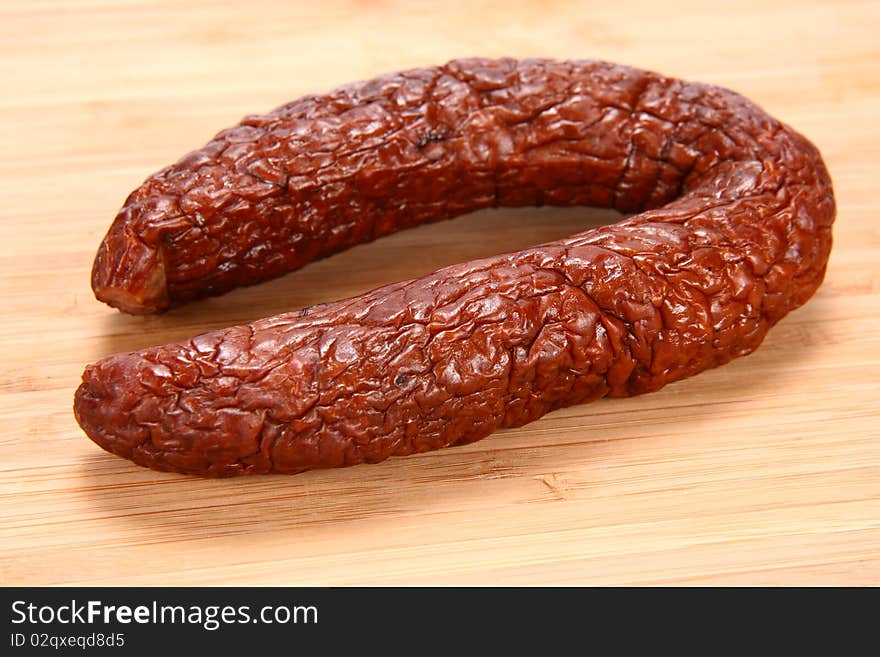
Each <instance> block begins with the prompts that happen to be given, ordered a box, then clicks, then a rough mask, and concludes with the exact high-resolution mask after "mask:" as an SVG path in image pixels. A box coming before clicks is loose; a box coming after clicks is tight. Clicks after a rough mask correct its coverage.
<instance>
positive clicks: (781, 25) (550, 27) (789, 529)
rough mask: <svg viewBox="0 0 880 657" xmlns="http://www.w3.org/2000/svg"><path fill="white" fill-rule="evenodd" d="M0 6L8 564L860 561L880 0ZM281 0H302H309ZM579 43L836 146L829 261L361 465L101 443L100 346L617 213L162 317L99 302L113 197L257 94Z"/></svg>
mask: <svg viewBox="0 0 880 657" xmlns="http://www.w3.org/2000/svg"><path fill="white" fill-rule="evenodd" d="M604 4H605V5H608V6H603V3H589V4H587V3H577V2H548V1H547V0H543V1H541V2H514V1H511V0H507V1H503V2H483V1H481V0H471V1H469V2H466V3H465V2H463V3H460V4H459V3H444V4H442V5H438V6H431V5H430V4H428V3H415V2H409V1H406V2H403V1H400V2H398V1H391V0H389V1H386V2H365V1H360V2H336V1H334V0H324V1H323V2H320V3H290V2H285V1H279V2H268V1H265V0H251V1H250V2H246V3H230V2H226V1H225V0H216V1H213V2H210V1H205V2H186V3H184V2H173V1H171V0H164V1H157V2H147V1H146V0H125V1H122V0H113V1H112V2H111V1H109V0H83V1H82V2H76V3H69V2H65V1H63V0H35V1H25V0H4V2H3V4H2V5H0V44H2V45H0V48H2V56H0V89H2V90H3V91H2V96H0V143H2V149H3V157H2V159H0V190H2V195H0V198H2V199H3V203H2V206H0V231H2V233H0V295H2V302H3V321H2V322H0V356H2V357H0V583H2V584H31V585H36V584H166V585H170V584H224V583H226V584H292V585H298V584H299V585H305V584H310V585H311V584H317V585H339V584H502V583H503V584H541V583H547V584H668V583H673V584H697V583H700V584H875V585H876V584H880V429H878V421H880V412H878V401H877V400H878V397H880V376H878V366H880V337H878V336H880V332H878V320H880V311H878V308H880V293H878V289H880V276H878V265H877V262H878V259H880V250H878V249H880V230H878V223H877V221H878V216H880V203H878V200H877V199H878V190H877V183H876V180H877V163H878V161H880V140H878V136H877V131H876V120H877V117H878V115H880V76H878V72H877V62H878V61H880V47H878V44H880V42H878V41H877V37H876V35H877V33H878V32H880V19H878V9H877V5H876V3H874V2H857V1H855V0H851V1H845V2H835V3H829V2H823V1H822V0H816V1H804V0H798V1H797V2H795V1H784V2H766V1H762V2H758V1H751V2H726V3H721V4H719V3H711V2H703V1H700V2H687V3H660V2H644V3H630V2H615V3H604ZM300 5H301V6H300ZM465 55H487V56H501V55H512V56H537V55H540V56H551V57H560V58H566V57H571V58H586V57H595V58H602V59H608V60H612V61H618V62H621V63H626V64H631V65H635V66H640V67H643V68H651V69H655V70H659V71H661V72H663V73H666V74H669V75H673V76H677V77H684V78H690V79H698V80H702V81H706V82H714V83H717V84H720V85H723V86H727V87H731V88H733V89H736V90H738V91H740V92H742V93H744V94H745V95H747V96H749V97H751V98H752V99H754V100H756V101H758V102H759V103H761V104H762V105H764V106H765V107H766V109H768V110H769V111H770V112H771V113H772V114H774V115H776V116H778V117H779V118H781V119H782V120H784V121H786V122H788V123H790V124H792V125H793V126H795V127H796V128H797V129H799V130H800V131H802V132H804V133H805V134H806V135H808V136H809V137H810V138H811V139H812V140H814V141H815V143H816V144H817V145H818V146H819V147H820V149H821V150H822V152H823V154H824V155H825V157H826V160H827V163H828V165H829V168H830V170H831V173H832V176H833V177H834V182H835V188H836V194H837V199H838V203H839V214H838V222H837V224H836V228H835V247H834V252H833V254H832V258H831V265H830V268H829V270H828V275H827V279H826V282H825V284H824V286H823V287H822V288H821V290H820V291H819V293H818V294H817V295H816V296H815V297H814V298H813V300H812V301H810V302H809V304H807V305H806V306H805V307H803V308H802V309H800V310H798V311H796V312H794V313H792V314H791V315H790V316H789V317H787V318H786V319H785V320H784V321H783V322H782V323H781V324H780V325H779V326H777V327H776V328H775V329H774V330H773V331H772V332H771V333H770V335H769V337H768V338H767V340H766V342H765V343H764V345H763V346H762V347H761V348H760V349H759V350H758V351H757V352H756V353H755V354H754V355H752V356H749V357H747V358H744V359H741V360H739V361H736V362H734V363H732V364H730V365H728V366H725V367H722V368H720V369H717V370H714V371H711V372H707V373H705V374H703V375H700V376H698V377H696V378H693V379H690V380H687V381H684V382H680V383H677V384H674V385H671V386H669V387H668V388H666V389H664V390H662V391H661V392H658V393H656V394H651V395H646V396H644V397H641V398H636V399H628V400H603V401H599V402H596V403H594V404H591V405H587V406H583V407H577V408H571V409H568V410H564V411H559V412H556V413H553V414H551V415H549V416H547V417H546V418H544V419H542V420H540V421H538V422H535V423H533V424H531V425H529V426H527V427H524V428H521V429H516V430H508V431H500V432H498V433H497V434H496V435H494V436H492V437H491V438H488V439H486V440H484V441H481V442H479V443H476V444H473V445H470V446H466V447H460V448H455V449H450V450H446V451H442V452H435V453H431V454H424V455H420V456H414V457H411V458H406V459H395V460H392V461H389V462H386V463H384V464H381V465H376V466H361V467H356V468H350V469H346V470H336V471H327V472H311V473H307V474H304V475H300V476H296V477H283V476H279V477H254V478H245V479H238V480H226V481H206V480H200V479H194V478H188V477H182V476H176V475H168V474H160V473H154V472H150V471H147V470H144V469H141V468H139V467H136V466H134V465H132V464H130V463H128V462H127V461H124V460H122V459H119V458H116V457H114V456H110V455H108V454H105V453H104V452H102V451H101V450H100V449H98V448H97V447H96V446H94V445H93V444H92V443H91V442H90V441H89V440H88V439H87V438H86V437H85V435H84V434H83V433H82V432H81V431H80V430H79V428H78V427H77V425H76V423H75V421H74V419H73V415H72V413H71V403H72V397H73V391H74V389H75V388H76V386H77V384H78V379H79V376H80V373H81V371H82V368H83V366H84V365H85V364H86V363H88V362H90V361H93V360H95V359H97V358H99V357H101V356H104V355H106V354H109V353H112V352H116V351H120V350H128V349H134V348H139V347H144V346H148V345H153V344H157V343H162V342H167V341H171V340H177V339H181V338H185V337H188V336H191V335H193V334H195V333H199V332H202V331H205V330H208V329H213V328H218V327H222V326H226V325H229V324H233V323H241V322H245V321H248V320H252V319H256V318H258V317H261V316H265V315H269V314H273V313H277V312H281V311H285V310H288V309H292V308H297V307H301V306H304V305H307V304H312V303H317V302H321V301H328V300H332V299H337V298H340V297H345V296H349V295H353V294H357V293H360V292H364V291H366V290H368V289H371V288H373V287H376V286H378V285H381V284H383V283H388V282H392V281H396V280H399V279H402V278H409V277H414V276H418V275H420V274H424V273H427V272H429V271H431V270H433V269H435V268H437V267H440V266H442V265H445V264H450V263H454V262H457V261H460V260H463V259H468V258H474V257H477V256H484V255H490V254H492V253H497V252H501V251H506V250H511V249H515V248H520V247H523V246H526V245H529V244H533V243H536V242H539V241H546V240H550V239H555V238H558V237H561V236H565V235H567V234H569V233H573V232H575V231H577V230H580V229H582V228H583V227H585V226H588V225H591V224H595V223H601V222H603V221H611V220H613V217H614V215H613V213H609V212H602V211H593V210H584V209H574V210H554V209H543V210H540V211H539V210H528V209H527V210H521V211H520V210H517V211H510V210H499V211H492V212H483V213H478V214H476V215H473V216H469V217H463V218H460V219H457V220H454V221H452V222H449V223H445V224H438V225H434V226H430V227H425V228H420V229H416V230H413V231H410V232H406V233H403V234H398V235H395V236H392V237H390V238H387V239H383V240H381V241H380V242H377V243H375V244H371V245H367V246H362V247H358V248H356V249H354V250H352V251H351V252H349V253H346V254H342V255H339V256H336V257H333V258H331V259H328V260H325V261H322V262H320V263H317V264H314V265H312V266H309V267H307V268H305V269H303V270H301V271H299V272H296V273H294V274H291V275H289V276H287V277H285V278H283V279H281V280H277V281H274V282H272V283H269V284H266V285H262V286H259V287H256V288H252V289H247V290H239V291H236V292H234V293H232V294H230V295H228V296H226V297H223V298H218V299H213V300H210V301H205V302H201V303H197V304H194V305H192V306H190V307H187V308H183V309H180V310H177V311H174V312H172V313H169V314H167V315H165V316H162V317H147V318H138V317H127V316H123V315H121V314H118V313H116V312H114V311H113V310H111V309H110V308H108V307H106V306H104V305H102V304H100V303H98V302H97V301H95V299H94V298H93V297H92V295H91V292H90V289H89V268H90V266H91V261H92V257H93V256H94V252H95V248H96V247H97V245H98V243H99V241H100V239H101V237H102V235H103V233H104V231H105V230H106V229H107V227H108V225H109V223H110V221H111V220H112V218H113V216H114V214H115V211H116V210H117V208H118V207H119V206H120V204H121V203H122V201H123V200H124V198H125V196H126V195H127V194H128V192H129V191H131V190H132V189H133V188H135V187H136V186H137V185H138V184H139V183H140V182H141V181H142V180H143V179H144V178H145V177H146V176H147V175H149V174H150V173H151V172H153V171H154V170H156V169H158V168H160V167H162V166H164V165H165V164H168V163H170V162H172V161H174V160H175V159H177V158H178V157H179V156H181V155H182V154H183V153H185V152H186V151H188V150H189V149H191V148H195V147H197V146H200V145H201V144H202V143H204V142H205V141H206V140H207V139H208V138H210V137H211V136H212V135H213V134H214V133H215V132H216V131H218V130H219V129H221V128H223V127H226V126H228V125H230V124H233V123H235V122H236V121H237V120H238V119H239V118H240V117H241V116H243V115H244V114H247V113H253V112H261V111H267V110H269V109H271V108H273V107H274V106H276V105H279V104H281V103H283V102H285V101H287V100H290V99H293V98H295V97H297V96H300V95H302V94H305V93H309V92H322V91H326V90H329V89H330V88H332V87H334V86H336V85H338V84H341V83H345V82H348V81H352V80H357V79H362V78H366V77H371V76H373V75H375V74H378V73H382V72H385V71H391V70H396V69H400V68H407V67H413V66H420V65H429V64H436V63H441V62H444V61H446V60H447V59H450V58H452V57H456V56H465Z"/></svg>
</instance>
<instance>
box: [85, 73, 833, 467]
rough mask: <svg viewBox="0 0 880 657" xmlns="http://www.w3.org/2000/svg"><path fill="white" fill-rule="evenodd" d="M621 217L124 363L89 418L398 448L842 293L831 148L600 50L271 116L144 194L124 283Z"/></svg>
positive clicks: (140, 458)
mask: <svg viewBox="0 0 880 657" xmlns="http://www.w3.org/2000/svg"><path fill="white" fill-rule="evenodd" d="M542 204H547V205H592V206H603V207H613V208H616V209H618V210H621V211H623V212H635V213H637V214H635V215H633V216H630V217H628V218H626V219H624V220H622V221H620V222H618V223H616V224H613V225H610V226H603V227H600V228H596V229H592V230H588V231H586V232H583V233H580V234H577V235H574V236H572V237H569V238H567V239H563V240H560V241H557V242H552V243H548V244H543V245H539V246H535V247H531V248H528V249H524V250H522V251H519V252H515V253H508V254H504V255H499V256H495V257H491V258H486V259H482V260H477V261H473V262H468V263H464V264H460V265H455V266H452V267H447V268H445V269H441V270H439V271H437V272H435V273H433V274H430V275H428V276H425V277H423V278H420V279H416V280H412V281H407V282H402V283H397V284H393V285H389V286H386V287H383V288H379V289H377V290H374V291H372V292H370V293H368V294H365V295H363V296H360V297H356V298H353V299H347V300H344V301H338V302H334V303H329V304H325V305H321V306H318V307H314V308H310V309H307V310H301V311H296V312H291V313H286V314H282V315H278V316H276V317H271V318H267V319H263V320H259V321H257V322H254V323H252V324H249V325H244V326H238V327H233V328H229V329H224V330H221V331H215V332H212V333H207V334H204V335H201V336H198V337H196V338H193V339H192V340H189V341H186V342H181V343H178V344H171V345H165V346H161V347H154V348H150V349H144V350H141V351H137V352H132V353H126V354H118V355H115V356H111V357H109V358H105V359H104V360H102V361H100V362H98V363H96V364H95V365H92V366H90V367H88V368H87V369H86V371H85V373H84V375H83V384H82V385H81V386H80V388H79V390H78V391H77V394H76V400H75V412H76V416H77V419H78V421H79V422H80V425H81V426H82V427H83V428H84V429H85V431H86V433H87V434H88V435H89V436H90V437H91V438H92V439H93V440H95V441H96V442H97V443H98V444H100V445H101V446H102V447H104V448H105V449H108V450H110V451H112V452H114V453H116V454H119V455H121V456H125V457H127V458H130V459H132V460H134V461H135V462H137V463H139V464H141V465H146V466H149V467H153V468H157V469H162V470H174V471H178V472H187V473H196V474H206V475H217V476H220V475H233V474H244V473H254V472H288V473H292V472H299V471H302V470H306V469H309V468H316V467H335V466H343V465H352V464H355V463H361V462H376V461H381V460H383V459H385V458H387V457H388V456H391V455H402V454H410V453H413V452H422V451H427V450H431V449H437V448H440V447H446V446H450V445H456V444H461V443H466V442H471V441H474V440H478V439H480V438H482V437H484V436H486V435H488V434H489V433H491V432H492V431H493V430H495V429H496V428H498V427H502V426H518V425H522V424H525V423H527V422H529V421H532V420H534V419H536V418H538V417H540V416H541V415H543V414H545V413H547V412H548V411H551V410H553V409H556V408H560V407H563V406H567V405H571V404H577V403H582V402H586V401H590V400H593V399H596V398H599V397H603V396H606V395H608V396H627V395H634V394H639V393H644V392H649V391H652V390H657V389H658V388H660V387H662V386H663V385H665V384H666V383H669V382H671V381H675V380H678V379H681V378H684V377H686V376H690V375H692V374H696V373H698V372H700V371H702V370H705V369H707V368H710V367H714V366H717V365H720V364H723V363H725V362H727V361H729V360H730V359H731V358H734V357H736V356H741V355H744V354H747V353H750V352H751V351H752V350H754V349H755V348H756V347H757V346H758V345H759V344H760V342H761V341H762V339H763V338H764V335H765V334H766V332H767V331H768V330H769V328H770V327H771V326H772V325H773V324H775V323H776V322H777V321H778V320H779V319H780V318H782V317H783V316H784V315H785V314H786V313H787V312H789V311H790V310H792V309H793V308H795V307H797V306H799V305H800V304H802V303H804V302H805V301H806V300H807V299H808V298H809V297H810V296H811V295H812V294H813V292H814V291H815V290H816V288H817V287H818V286H819V285H820V283H821V281H822V278H823V275H824V271H825V266H826V263H827V259H828V255H829V252H830V248H831V226H832V222H833V220H834V214H835V206H834V197H833V193H832V188H831V181H830V178H829V176H828V172H827V170H826V168H825V166H824V164H823V162H822V159H821V157H820V155H819V153H818V151H817V150H816V148H815V147H814V146H813V145H812V144H810V143H809V142H808V141H807V140H806V139H805V138H803V137H802V136H800V135H799V134H797V133H796V132H795V131H793V130H792V129H791V128H789V127H787V126H786V125H784V124H782V123H780V122H779V121H777V120H775V119H773V118H772V117H770V116H769V115H767V114H766V113H765V112H764V111H763V110H761V109H760V108H759V107H757V106H756V105H755V104H753V103H751V102H750V101H748V100H747V99H745V98H743V97H742V96H739V95H738V94H735V93H733V92H730V91H727V90H724V89H720V88H717V87H713V86H709V85H704V84H699V83H692V82H683V81H680V80H675V79H671V78H667V77H664V76H661V75H658V74H655V73H650V72H646V71H641V70H637V69H632V68H627V67H623V66H617V65H613V64H607V63H603V62H595V61H574V62H572V61H566V62H558V61H551V60H524V61H516V60H510V59H503V60H483V59H471V60H459V61H454V62H450V63H448V64H446V65H445V66H442V67H436V68H428V69H418V70H414V71H407V72H403V73H399V74H394V75H389V76H384V77H380V78H377V79H374V80H370V81H366V82H362V83H357V84H353V85H349V86H346V87H342V88H340V89H338V90H336V91H335V92H333V93H331V94H329V95H326V96H310V97H306V98H303V99H300V100H298V101H294V102H293V103H290V104H288V105H285V106H283V107H281V108H279V109H278V110H275V111H274V112H272V113H270V114H267V115H265V116H254V117H248V118H246V119H245V120H244V121H242V123H241V124H239V125H238V126H236V127H235V128H232V129H230V130H227V131H224V132H222V133H220V134H219V135H218V136H217V137H216V138H215V139H214V140H213V141H212V142H210V143H209V144H208V145H207V146H205V147H204V148H203V149H201V150H199V151H195V152H194V153H191V154H190V155H188V156H186V157H185V158H183V159H182V160H180V161H179V162H178V163H177V164H175V165H173V166H171V167H169V168H167V169H165V170H163V171H161V172H159V173H157V174H156V175H154V176H153V177H151V178H150V179H149V180H148V181H147V182H146V183H145V184H144V185H143V186H142V187H141V188H139V189H138V190H136V191H135V192H134V193H133V194H132V195H131V196H130V197H129V199H128V200H127V202H126V204H125V206H124V207H123V209H122V211H121V212H120V214H119V216H118V217H117V219H116V221H115V222H114V224H113V226H112V227H111V229H110V231H109V233H108V235H107V237H106V238H105V240H104V242H103V244H102V246H101V249H100V250H99V254H98V256H97V258H96V262H95V267H94V269H93V286H94V288H95V291H96V294H97V295H98V296H99V298H102V299H104V300H105V301H108V302H110V303H112V304H114V305H117V306H118V307H120V308H122V309H123V310H127V311H130V312H153V311H157V310H164V309H166V308H168V307H171V306H173V305H176V304H179V303H183V302H186V301H189V300H191V299H195V298H198V297H202V296H206V295H210V294H218V293H222V292H224V291H226V290H229V289H231V288H232V287H235V286H239V285H249V284H253V283H256V282H259V281H261V280H265V279H267V278H271V277H274V276H278V275H280V274H282V273H284V272H286V271H290V270H291V269H294V268H296V267H299V266H302V265H303V264H305V263H307V262H309V261H311V260H314V259H315V258H318V257H322V256H326V255H328V254H330V253H333V252H336V251H339V250H341V249H345V248H347V247H349V246H351V245H353V244H356V243H359V242H364V241H368V240H371V239H374V238H376V237H378V236H381V235H384V234H387V233H390V232H393V231H395V230H399V229H402V228H406V227H409V226H414V225H417V224H420V223H425V222H428V221H435V220H440V219H444V218H447V217H451V216H455V215H458V214H461V213H464V212H468V211H471V210H475V209H478V208H483V207H490V206H521V205H542Z"/></svg>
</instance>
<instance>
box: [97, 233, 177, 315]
mask: <svg viewBox="0 0 880 657" xmlns="http://www.w3.org/2000/svg"><path fill="white" fill-rule="evenodd" d="M115 229H116V226H114V227H113V228H111V229H110V232H109V233H108V234H107V236H106V237H105V238H104V241H103V242H102V243H101V246H100V248H99V249H98V254H97V256H96V257H95V263H94V266H93V267H92V290H93V291H94V293H95V296H96V297H97V298H98V299H99V300H101V301H103V302H104V303H107V304H109V305H111V306H113V307H114V308H118V309H119V310H121V311H123V312H126V313H131V314H135V315H146V314H150V313H156V312H162V311H164V310H167V309H168V308H169V307H170V306H171V300H170V298H169V295H168V281H167V279H166V276H165V263H164V259H163V257H162V251H161V249H160V248H157V247H151V246H148V245H147V244H144V242H142V241H141V240H139V239H138V238H136V237H135V236H133V235H129V234H126V233H125V232H124V231H120V230H115Z"/></svg>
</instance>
